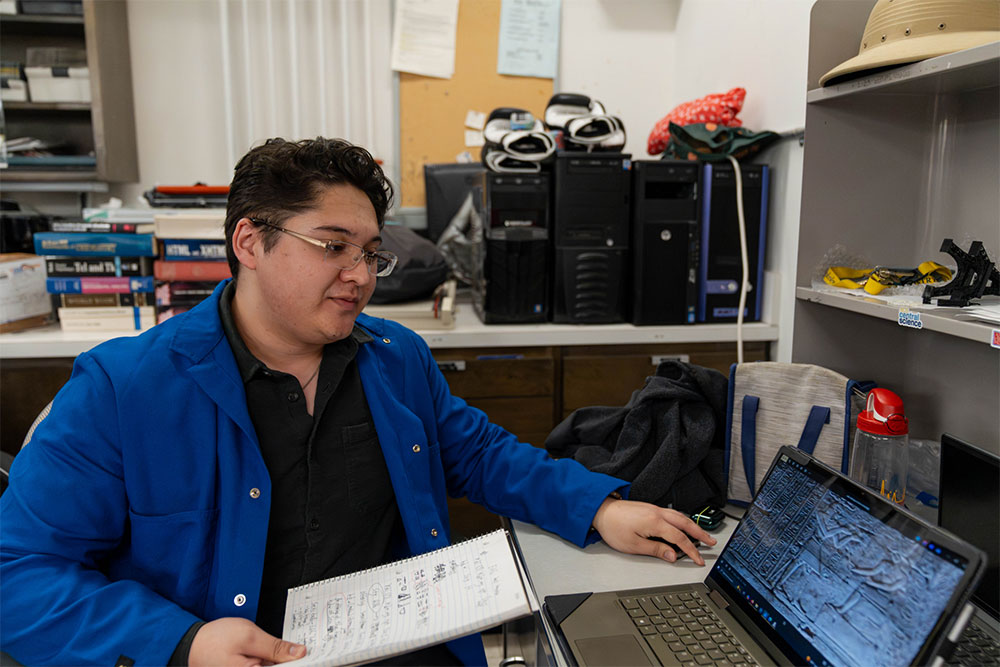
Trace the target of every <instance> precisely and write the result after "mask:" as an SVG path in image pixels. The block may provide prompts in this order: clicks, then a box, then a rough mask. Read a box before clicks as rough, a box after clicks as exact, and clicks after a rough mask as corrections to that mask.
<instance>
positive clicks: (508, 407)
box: [467, 395, 555, 447]
mask: <svg viewBox="0 0 1000 667" xmlns="http://www.w3.org/2000/svg"><path fill="white" fill-rule="evenodd" d="M467 402H468V404H469V405H472V406H475V407H477V408H479V409H480V410H482V411H483V412H485V413H486V414H487V416H489V418H490V421H491V422H493V423H494V424H496V425H498V426H502V427H503V428H505V429H507V430H508V431H510V432H511V433H513V434H514V435H516V436H517V437H518V439H520V440H521V441H522V442H527V443H530V444H532V445H535V446H536V447H542V446H543V445H544V444H545V438H546V437H547V436H548V434H549V431H551V430H552V427H553V426H554V424H553V418H552V417H553V414H555V405H554V398H553V397H552V396H551V395H549V396H536V397H531V398H474V399H469V400H468V401H467Z"/></svg>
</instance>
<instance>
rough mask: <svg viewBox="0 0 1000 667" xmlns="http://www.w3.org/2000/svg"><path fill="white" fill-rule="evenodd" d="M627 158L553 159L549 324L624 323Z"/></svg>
mask: <svg viewBox="0 0 1000 667" xmlns="http://www.w3.org/2000/svg"><path fill="white" fill-rule="evenodd" d="M629 157H630V156H629V155H627V154H624V153H580V152H562V153H559V154H558V155H556V159H555V167H554V184H553V188H554V195H553V240H554V243H555V252H554V255H555V273H554V276H553V289H552V321H553V322H562V323H614V322H625V321H626V319H627V315H628V298H627V295H628V283H629V280H628V271H629V269H628V262H629V253H628V248H629V198H630V191H631V175H630V173H629V166H630V162H631V161H630V159H629Z"/></svg>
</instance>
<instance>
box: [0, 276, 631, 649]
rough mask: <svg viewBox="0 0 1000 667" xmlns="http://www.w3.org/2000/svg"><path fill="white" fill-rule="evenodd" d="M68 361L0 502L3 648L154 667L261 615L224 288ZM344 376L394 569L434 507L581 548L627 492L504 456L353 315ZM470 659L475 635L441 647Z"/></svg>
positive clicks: (406, 340)
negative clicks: (384, 470) (356, 345)
mask: <svg viewBox="0 0 1000 667" xmlns="http://www.w3.org/2000/svg"><path fill="white" fill-rule="evenodd" d="M224 285H225V283H220V285H219V286H218V287H217V288H216V290H215V293H214V294H213V295H212V296H211V297H210V298H208V299H206V300H205V301H204V302H203V303H201V304H200V305H199V306H197V307H196V308H194V309H192V310H191V311H189V312H188V313H186V314H183V315H179V316H176V317H174V318H172V319H170V320H168V321H166V322H165V323H163V324H160V325H158V326H156V327H154V328H153V329H151V330H150V331H148V332H146V333H143V334H141V335H139V336H136V337H132V338H120V339H116V340H112V341H109V342H107V343H104V344H102V345H99V346H97V347H95V348H94V349H92V350H91V351H89V352H86V353H84V354H82V355H80V356H79V357H78V358H77V360H76V364H75V366H74V369H73V376H72V378H71V379H70V381H69V382H68V383H67V384H66V385H65V386H64V387H63V388H62V390H61V391H60V392H59V394H58V395H57V396H56V398H55V400H54V403H53V406H52V413H51V415H50V416H49V417H48V418H47V419H45V420H44V421H43V422H42V423H41V424H40V425H39V426H38V428H37V430H36V431H35V433H34V436H33V438H32V440H31V442H30V443H29V444H28V445H27V446H26V447H25V448H24V449H23V450H22V451H21V452H20V453H19V454H18V456H17V457H16V459H15V461H14V465H13V467H12V471H11V485H10V487H9V489H8V490H7V492H6V493H5V494H4V495H3V497H2V500H0V517H2V523H0V580H2V582H3V593H2V595H3V604H2V605H0V640H2V647H3V650H5V651H7V652H8V653H10V655H12V656H13V657H14V658H16V659H17V660H19V661H21V662H23V663H25V664H31V665H36V664H37V665H40V664H49V663H54V664H74V665H82V664H96V663H103V664H106V665H107V664H115V661H116V660H117V659H118V657H119V656H127V657H130V658H133V659H134V660H136V662H137V663H140V664H160V665H163V664H166V662H167V660H168V659H169V657H170V655H171V653H172V652H173V651H174V649H175V648H176V646H177V643H178V641H179V640H180V638H181V636H182V635H183V634H184V633H185V631H186V630H187V629H188V627H189V626H190V625H191V624H192V623H193V622H195V621H196V620H198V619H203V620H212V619H216V618H220V617H224V616H242V617H245V618H248V619H251V620H253V619H254V618H255V617H256V614H257V602H258V596H259V591H260V582H261V571H262V568H263V563H264V545H265V541H266V538H267V522H268V512H269V509H270V497H271V496H270V493H271V483H270V479H269V477H268V471H267V468H266V467H265V465H264V460H263V458H262V457H261V452H260V447H259V445H258V442H257V436H256V434H255V432H254V427H253V424H252V422H251V421H250V416H249V414H248V413H247V407H246V396H245V393H244V388H243V382H242V380H241V378H240V374H239V371H238V370H237V366H236V361H235V359H234V357H233V353H232V350H231V349H230V346H229V343H228V341H227V339H226V336H225V333H224V332H223V329H222V324H221V322H220V320H219V314H218V310H219V309H218V306H219V298H220V295H221V292H222V288H223V286H224ZM358 324H359V325H360V326H362V327H364V328H365V329H366V330H367V331H368V332H369V333H370V334H371V335H372V336H373V337H374V339H375V340H374V341H373V342H371V343H368V344H366V345H363V346H361V348H360V350H359V352H358V357H357V360H358V365H359V369H360V373H361V379H362V384H363V386H364V391H365V396H366V397H367V400H368V404H369V406H370V409H371V413H372V417H373V419H374V422H375V426H376V429H377V432H378V437H379V441H380V443H381V446H382V451H383V453H384V455H385V461H386V465H387V466H388V469H389V474H390V477H391V479H392V486H393V489H394V490H395V493H396V498H397V501H398V503H399V510H400V513H401V514H402V519H403V524H404V527H405V533H406V540H407V543H408V548H409V552H410V554H419V553H423V552H426V551H430V550H433V549H438V548H440V547H443V546H445V545H447V544H448V543H449V529H448V512H447V504H446V495H448V494H450V495H451V496H454V497H461V496H466V495H467V496H469V498H470V499H471V500H473V501H475V502H479V503H481V504H483V505H485V506H486V507H487V508H488V509H490V510H491V511H493V512H496V513H498V514H501V515H505V516H509V517H513V518H517V519H520V520H523V521H530V522H533V523H536V524H538V525H539V526H541V527H542V528H545V529H547V530H550V531H552V532H554V533H557V534H558V535H561V536H562V537H564V538H565V539H567V540H569V541H571V542H574V543H576V544H578V545H583V544H585V543H586V542H588V541H593V540H594V539H596V536H595V535H594V534H593V533H590V534H588V529H589V528H590V525H591V521H592V519H593V516H594V513H595V512H596V511H597V508H598V507H599V506H600V504H601V502H602V501H603V500H604V499H605V498H606V497H607V495H608V494H609V493H610V492H611V491H614V490H616V489H622V488H623V487H624V486H625V483H624V482H622V481H621V480H618V479H615V478H613V477H608V476H605V475H600V474H596V473H591V472H589V471H587V470H586V469H585V468H584V467H583V466H581V465H580V464H578V463H577V462H575V461H573V460H569V459H566V460H559V461H554V460H552V459H551V458H550V457H549V456H548V455H547V454H546V452H545V451H544V450H543V449H539V448H536V447H532V446H531V445H527V444H524V443H520V442H518V441H517V440H516V438H515V437H514V436H512V435H510V434H509V433H507V432H506V431H504V430H503V429H501V428H499V427H497V426H495V425H493V424H491V423H490V422H489V420H488V419H487V417H486V415H485V414H484V413H483V412H481V411H480V410H477V409H475V408H472V407H469V406H468V405H466V403H465V402H464V401H462V400H461V399H459V398H456V397H454V396H452V395H451V393H450V392H449V390H448V385H447V382H446V381H445V379H444V377H443V376H442V375H441V373H440V371H439V370H438V367H437V365H436V363H435V361H434V359H433V357H432V356H431V353H430V350H429V349H428V348H427V345H426V344H425V343H424V342H423V340H422V339H421V338H420V337H419V336H417V335H416V334H414V333H413V332H411V331H410V330H408V329H406V328H405V327H403V326H401V325H399V324H397V323H394V322H390V321H386V320H382V319H378V318H373V317H368V316H366V315H361V316H360V317H359V318H358ZM449 647H450V648H451V649H452V651H453V652H454V653H455V654H456V655H457V656H458V657H459V658H460V659H461V660H463V661H464V662H465V663H467V664H470V663H479V664H482V663H484V661H485V656H484V654H483V650H482V643H481V641H480V638H479V636H478V635H472V636H469V637H464V638H461V639H458V640H455V641H453V642H451V643H450V644H449Z"/></svg>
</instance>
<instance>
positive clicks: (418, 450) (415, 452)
mask: <svg viewBox="0 0 1000 667" xmlns="http://www.w3.org/2000/svg"><path fill="white" fill-rule="evenodd" d="M413 453H414V454H419V453H420V445H413Z"/></svg>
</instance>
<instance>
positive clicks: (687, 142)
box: [663, 123, 780, 161]
mask: <svg viewBox="0 0 1000 667" xmlns="http://www.w3.org/2000/svg"><path fill="white" fill-rule="evenodd" d="M779 138H780V135H779V134H778V133H777V132H771V131H770V130H764V131H763V132H754V131H752V130H748V129H747V128H745V127H726V126H725V125H719V124H718V123H692V124H691V125H683V126H681V125H677V124H675V123H670V141H669V142H668V143H667V148H666V150H664V151H663V157H664V159H676V160H707V161H718V160H725V159H726V156H727V155H732V156H733V157H735V158H736V159H737V160H742V159H743V158H746V157H749V156H751V155H754V154H755V153H758V152H760V151H761V150H762V149H764V148H766V147H767V146H770V145H771V144H772V143H774V142H775V141H777V140H778V139H779Z"/></svg>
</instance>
